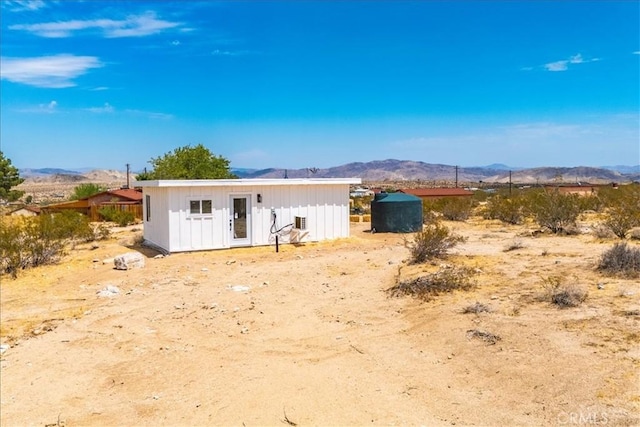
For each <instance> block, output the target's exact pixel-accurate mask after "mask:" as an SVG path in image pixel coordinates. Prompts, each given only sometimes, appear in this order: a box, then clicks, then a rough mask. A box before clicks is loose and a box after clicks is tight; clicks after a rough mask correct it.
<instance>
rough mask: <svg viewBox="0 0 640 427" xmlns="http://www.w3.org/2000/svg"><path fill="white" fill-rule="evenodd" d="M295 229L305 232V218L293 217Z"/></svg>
mask: <svg viewBox="0 0 640 427" xmlns="http://www.w3.org/2000/svg"><path fill="white" fill-rule="evenodd" d="M294 223H295V228H297V229H298V230H306V229H307V218H306V217H304V216H297V217H295V221H294Z"/></svg>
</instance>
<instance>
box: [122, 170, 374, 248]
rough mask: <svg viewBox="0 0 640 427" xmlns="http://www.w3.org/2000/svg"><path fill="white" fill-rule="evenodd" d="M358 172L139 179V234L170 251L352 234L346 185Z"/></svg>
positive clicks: (349, 183)
mask: <svg viewBox="0 0 640 427" xmlns="http://www.w3.org/2000/svg"><path fill="white" fill-rule="evenodd" d="M360 183H361V180H360V178H349V179H346V178H345V179H342V178H332V179H328V178H327V179H319V178H316V179H209V180H158V181H137V182H135V183H134V185H135V186H136V187H140V188H142V191H143V196H144V197H143V212H144V218H143V219H144V221H143V222H144V240H145V242H147V243H148V244H151V245H153V246H157V247H159V248H161V249H163V250H165V251H167V252H184V251H198V250H209V249H224V248H231V247H238V246H262V245H270V244H274V243H275V241H276V237H277V238H278V239H279V243H297V242H312V241H321V240H327V239H336V238H341V237H348V236H349V188H350V187H349V186H350V185H354V184H360Z"/></svg>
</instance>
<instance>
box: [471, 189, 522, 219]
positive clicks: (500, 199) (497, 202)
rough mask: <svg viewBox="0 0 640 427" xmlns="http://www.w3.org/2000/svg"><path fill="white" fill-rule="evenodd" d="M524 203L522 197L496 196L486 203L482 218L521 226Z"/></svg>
mask: <svg viewBox="0 0 640 427" xmlns="http://www.w3.org/2000/svg"><path fill="white" fill-rule="evenodd" d="M524 213H525V209H524V201H523V199H522V197H506V196H501V195H496V196H493V197H492V198H490V199H489V200H488V201H487V204H486V205H485V207H484V210H483V213H482V217H483V218H484V219H497V220H500V221H502V222H506V223H507V224H521V223H522V221H523V220H524Z"/></svg>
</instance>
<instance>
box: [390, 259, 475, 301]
mask: <svg viewBox="0 0 640 427" xmlns="http://www.w3.org/2000/svg"><path fill="white" fill-rule="evenodd" d="M473 274H474V271H473V270H472V269H470V268H467V267H453V268H444V269H441V270H438V271H436V272H435V273H430V274H427V275H424V276H420V277H418V278H415V279H411V280H405V281H401V282H399V283H398V284H396V285H395V286H393V287H391V288H389V289H388V290H387V292H388V293H389V295H390V296H392V297H401V296H407V295H410V296H413V297H415V298H419V299H422V300H424V301H429V300H431V299H433V297H435V296H437V295H440V294H443V293H448V292H453V291H456V290H464V291H466V290H469V289H472V288H473V287H475V282H474V281H472V280H471V277H472V275H473Z"/></svg>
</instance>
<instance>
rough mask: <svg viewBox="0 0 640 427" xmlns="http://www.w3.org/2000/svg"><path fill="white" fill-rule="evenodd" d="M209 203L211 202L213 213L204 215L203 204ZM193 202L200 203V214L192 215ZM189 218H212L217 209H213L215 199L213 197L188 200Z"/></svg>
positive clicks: (190, 198)
mask: <svg viewBox="0 0 640 427" xmlns="http://www.w3.org/2000/svg"><path fill="white" fill-rule="evenodd" d="M203 201H209V202H211V212H210V213H202V202H203ZM191 202H200V213H191ZM186 211H187V218H212V217H213V212H214V211H215V209H214V208H213V198H212V197H206V196H205V197H189V198H187V209H186Z"/></svg>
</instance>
